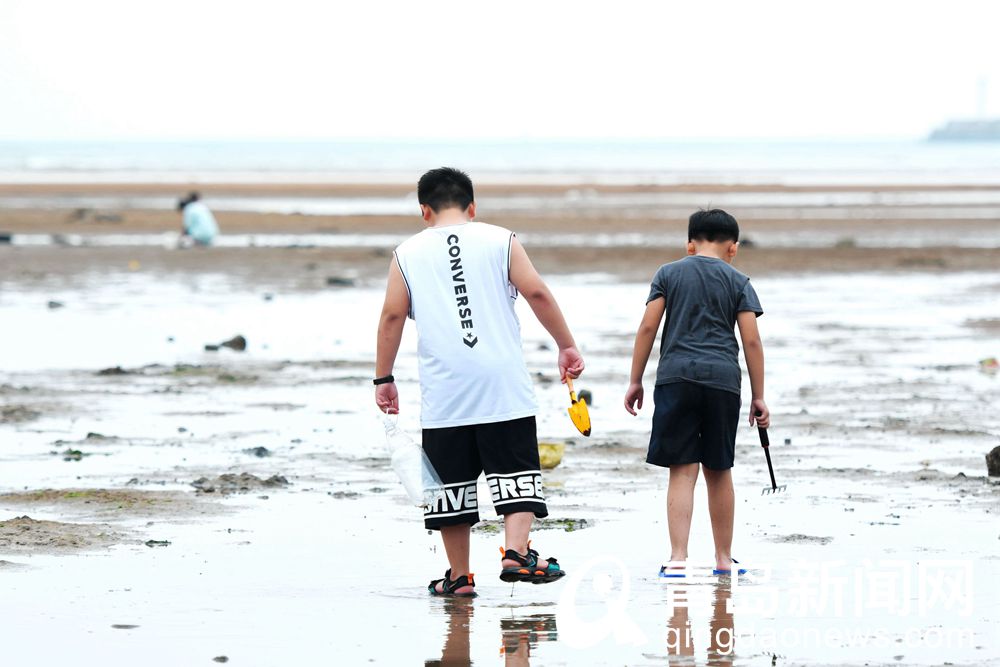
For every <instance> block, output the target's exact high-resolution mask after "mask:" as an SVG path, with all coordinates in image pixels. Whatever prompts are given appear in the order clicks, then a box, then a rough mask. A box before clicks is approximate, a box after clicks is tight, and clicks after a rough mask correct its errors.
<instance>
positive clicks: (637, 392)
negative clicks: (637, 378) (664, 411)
mask: <svg viewBox="0 0 1000 667" xmlns="http://www.w3.org/2000/svg"><path fill="white" fill-rule="evenodd" d="M645 393H646V391H645V390H644V389H643V388H642V384H640V383H638V382H633V383H632V384H630V385H629V386H628V391H626V392H625V409H626V410H628V413H629V414H630V415H633V416H635V415H636V414H637V413H636V410H642V397H643V395H644V394H645Z"/></svg>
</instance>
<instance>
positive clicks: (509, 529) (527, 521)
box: [501, 512, 549, 569]
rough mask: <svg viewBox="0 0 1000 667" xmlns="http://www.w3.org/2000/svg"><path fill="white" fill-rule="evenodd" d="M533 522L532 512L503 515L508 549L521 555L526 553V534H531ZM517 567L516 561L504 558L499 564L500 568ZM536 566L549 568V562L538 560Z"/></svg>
mask: <svg viewBox="0 0 1000 667" xmlns="http://www.w3.org/2000/svg"><path fill="white" fill-rule="evenodd" d="M534 520H535V514H534V512H512V513H511V514H505V515H504V517H503V532H504V538H505V539H506V541H507V548H508V549H513V550H514V551H516V552H517V553H519V554H521V555H524V554H526V553H528V534H529V533H530V532H531V524H532V523H533V522H534ZM517 565H519V563H518V562H517V561H515V560H509V559H506V558H505V559H504V560H503V562H502V563H501V567H516V566H517ZM538 566H539V567H540V568H542V569H545V568H547V567H548V566H549V562H548V561H547V560H543V559H539V560H538Z"/></svg>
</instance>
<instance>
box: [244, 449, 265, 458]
mask: <svg viewBox="0 0 1000 667" xmlns="http://www.w3.org/2000/svg"><path fill="white" fill-rule="evenodd" d="M243 452H244V453H245V454H252V455H254V456H256V457H257V458H260V459H262V458H264V457H265V456H270V455H271V450H270V449H268V448H267V447H251V448H250V449H244V450H243Z"/></svg>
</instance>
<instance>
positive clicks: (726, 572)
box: [712, 558, 748, 576]
mask: <svg viewBox="0 0 1000 667" xmlns="http://www.w3.org/2000/svg"><path fill="white" fill-rule="evenodd" d="M733 562H734V563H736V564H737V565H739V564H740V562H739V561H738V560H736V559H735V558H734V559H733ZM747 572H748V570H747V569H746V568H742V567H741V568H739V569H737V570H736V574H737V576H738V575H741V574H746V573H747ZM712 574H728V575H732V574H733V571H732V570H712Z"/></svg>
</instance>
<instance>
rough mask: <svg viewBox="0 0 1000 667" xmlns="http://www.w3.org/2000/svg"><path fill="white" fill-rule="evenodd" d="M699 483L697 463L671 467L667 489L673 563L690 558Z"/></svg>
mask: <svg viewBox="0 0 1000 667" xmlns="http://www.w3.org/2000/svg"><path fill="white" fill-rule="evenodd" d="M697 481H698V464H697V463H685V464H682V465H675V466H670V484H669V486H668V487H667V528H668V530H669V531H670V560H671V561H685V560H687V557H688V538H689V537H690V536H691V512H692V510H693V509H694V485H695V483H696V482H697Z"/></svg>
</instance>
